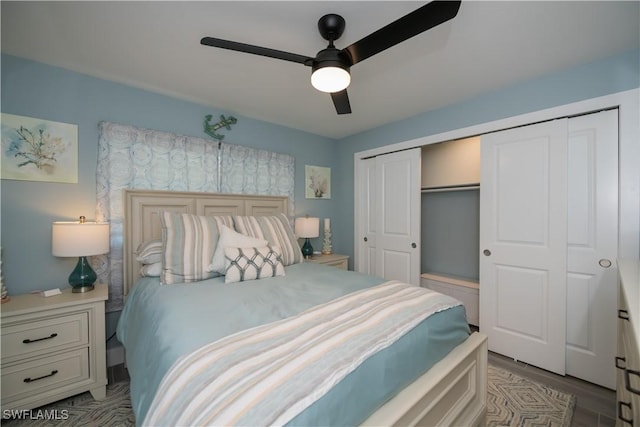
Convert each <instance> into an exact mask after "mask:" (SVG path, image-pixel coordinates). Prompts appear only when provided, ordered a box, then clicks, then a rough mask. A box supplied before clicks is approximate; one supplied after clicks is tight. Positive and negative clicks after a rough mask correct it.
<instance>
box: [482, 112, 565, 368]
mask: <svg viewBox="0 0 640 427" xmlns="http://www.w3.org/2000/svg"><path fill="white" fill-rule="evenodd" d="M481 165H482V166H481V178H480V182H481V184H480V187H481V189H482V190H481V197H480V248H481V251H482V254H481V255H480V330H481V331H482V332H483V333H485V334H487V335H488V337H489V349H490V350H492V351H495V352H497V353H500V354H504V355H507V356H510V357H513V358H514V359H517V360H523V361H526V362H528V363H531V364H533V365H536V366H539V367H541V368H544V369H547V370H549V371H552V372H556V373H559V374H564V373H565V348H566V344H565V343H566V339H565V338H566V333H565V331H566V318H565V316H566V268H567V221H566V218H567V198H566V197H567V183H566V170H567V120H566V119H563V120H555V121H552V122H545V123H541V124H536V125H530V126H526V127H521V128H516V129H510V130H506V131H501V132H496V133H491V134H488V135H484V136H482V140H481Z"/></svg>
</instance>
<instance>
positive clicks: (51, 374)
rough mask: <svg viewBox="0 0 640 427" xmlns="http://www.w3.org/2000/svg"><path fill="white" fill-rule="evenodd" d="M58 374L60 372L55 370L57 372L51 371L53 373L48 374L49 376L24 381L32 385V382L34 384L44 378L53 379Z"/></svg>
mask: <svg viewBox="0 0 640 427" xmlns="http://www.w3.org/2000/svg"><path fill="white" fill-rule="evenodd" d="M57 373H58V370H57V369H55V370H53V371H51V373H50V374H48V375H43V376H41V377H38V378H25V379H24V382H25V383H32V382H34V381H38V380H42V379H44V378H49V377H52V376H54V375H55V374H57Z"/></svg>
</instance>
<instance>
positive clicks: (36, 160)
mask: <svg viewBox="0 0 640 427" xmlns="http://www.w3.org/2000/svg"><path fill="white" fill-rule="evenodd" d="M1 155H2V157H1V161H2V165H1V169H2V179H15V180H24V181H46V182H65V183H77V182H78V126H77V125H73V124H68V123H60V122H52V121H49V120H43V119H36V118H33V117H24V116H16V115H13V114H6V113H2V154H1Z"/></svg>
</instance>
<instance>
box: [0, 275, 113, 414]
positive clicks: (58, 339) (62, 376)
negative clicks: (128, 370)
mask: <svg viewBox="0 0 640 427" xmlns="http://www.w3.org/2000/svg"><path fill="white" fill-rule="evenodd" d="M108 298H109V291H108V288H107V285H105V284H99V285H96V287H95V289H94V290H93V291H91V292H87V293H81V294H74V293H71V288H67V289H64V290H63V291H62V294H61V295H56V296H52V297H46V298H45V297H43V296H41V295H39V294H27V295H18V296H12V297H11V300H10V301H9V302H7V303H5V304H2V306H0V315H1V317H2V327H1V334H2V355H1V359H2V362H1V363H2V409H32V408H36V407H38V406H42V405H45V404H47V403H51V402H54V401H56V400H60V399H64V398H66V397H69V396H72V395H74V394H78V393H83V392H85V391H90V392H91V395H92V396H93V397H94V399H96V400H102V399H104V398H105V396H106V385H107V363H106V350H105V318H104V303H105V301H106V300H107V299H108Z"/></svg>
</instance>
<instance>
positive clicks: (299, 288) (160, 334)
mask: <svg viewBox="0 0 640 427" xmlns="http://www.w3.org/2000/svg"><path fill="white" fill-rule="evenodd" d="M382 282H383V280H382V279H380V278H376V277H372V276H366V275H362V274H359V273H355V272H348V271H344V270H339V269H336V268H332V267H327V266H323V265H320V264H314V263H302V264H296V265H292V266H289V267H286V275H285V276H284V277H275V278H268V279H261V280H254V281H246V282H241V283H235V284H226V285H225V284H224V278H223V277H222V278H214V279H209V280H205V281H201V282H196V283H189V284H173V285H168V286H162V285H160V282H159V280H158V279H157V278H144V279H141V280H140V281H139V282H138V283H137V284H136V285H135V287H134V289H133V290H132V292H131V293H130V294H129V296H128V299H127V302H126V305H125V308H124V310H123V312H122V315H121V317H120V321H119V324H118V329H117V334H118V339H119V340H120V342H122V343H123V345H124V347H125V349H126V360H127V367H128V369H129V374H130V377H131V402H132V407H133V410H134V413H135V415H136V420H138V422H140V421H141V420H143V419H144V417H145V415H146V413H147V411H148V409H149V406H150V404H151V402H152V400H153V397H154V395H155V392H156V390H157V388H158V386H159V384H160V382H161V380H162V378H163V377H164V375H165V373H166V372H167V371H168V370H169V368H170V367H171V366H172V365H173V363H174V362H175V361H176V360H177V359H178V358H179V357H180V356H182V355H184V354H187V353H189V352H191V351H194V350H196V349H198V348H200V347H202V346H203V345H205V344H207V343H210V342H213V341H215V340H218V339H220V338H222V337H225V336H227V335H230V334H233V333H236V332H239V331H242V330H245V329H248V328H252V327H255V326H259V325H262V324H266V323H270V322H274V321H277V320H281V319H285V318H288V317H290V316H293V315H295V314H298V313H300V312H302V311H304V310H306V309H308V308H310V307H313V306H316V305H318V304H322V303H325V302H328V301H331V300H333V299H336V298H338V297H340V296H342V295H346V294H349V293H351V292H354V291H357V290H360V289H364V288H367V287H371V286H374V285H377V284H380V283H382ZM468 334H469V329H468V325H467V323H466V319H465V314H464V308H463V307H462V306H457V307H454V308H451V309H448V310H445V311H442V312H439V313H436V314H434V315H432V316H430V317H428V318H427V319H426V320H424V321H423V322H422V323H420V324H419V325H418V326H416V327H415V328H414V329H412V330H411V331H410V332H409V333H407V334H406V335H404V336H403V337H402V338H400V339H399V340H398V341H396V342H395V343H394V344H393V345H392V346H390V347H388V348H386V349H384V350H382V351H380V352H378V353H376V354H375V355H373V356H371V357H370V358H368V359H367V360H366V361H365V362H364V363H363V364H362V365H360V367H358V368H357V369H356V370H355V371H353V372H352V373H351V374H349V375H348V376H346V377H345V378H344V379H343V380H342V381H341V382H340V383H338V384H337V385H336V386H335V387H333V389H332V390H331V391H330V392H329V393H327V394H326V395H324V396H323V397H322V398H320V399H319V400H317V401H316V402H315V403H313V404H312V405H311V406H309V407H308V408H307V409H306V410H304V411H303V412H301V413H300V414H299V415H298V416H296V417H295V418H293V419H292V420H291V421H290V422H289V425H332V426H334V425H335V426H337V425H355V424H359V423H361V422H362V421H364V419H366V417H367V416H368V415H369V414H370V413H372V412H374V411H375V410H376V409H377V408H378V407H379V406H381V405H382V404H384V402H385V401H386V400H388V399H389V398H391V397H392V396H393V395H395V394H396V393H397V392H398V391H399V390H401V389H402V388H404V387H405V386H406V385H408V384H409V383H410V382H412V381H413V380H414V379H415V378H417V377H418V376H419V375H421V374H422V373H423V372H425V371H426V370H427V369H429V368H430V367H431V366H432V365H433V364H435V363H436V362H437V361H438V360H440V359H441V358H442V357H444V356H445V355H446V354H447V353H448V352H449V351H450V350H451V349H453V348H454V347H455V346H457V345H458V344H460V343H461V342H462V341H464V340H465V339H466V338H467V337H468Z"/></svg>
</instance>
